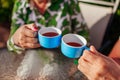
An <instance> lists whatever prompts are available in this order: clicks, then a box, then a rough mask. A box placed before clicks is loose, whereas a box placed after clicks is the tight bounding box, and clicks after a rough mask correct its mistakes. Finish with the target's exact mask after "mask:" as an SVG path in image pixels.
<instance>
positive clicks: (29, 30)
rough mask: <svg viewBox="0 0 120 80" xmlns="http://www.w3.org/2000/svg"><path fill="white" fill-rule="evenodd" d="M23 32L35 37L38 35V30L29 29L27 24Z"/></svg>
mask: <svg viewBox="0 0 120 80" xmlns="http://www.w3.org/2000/svg"><path fill="white" fill-rule="evenodd" d="M23 34H24V36H27V37H31V38H34V37H36V35H37V32H35V31H33V30H31V29H28V28H27V26H25V28H24V30H23Z"/></svg>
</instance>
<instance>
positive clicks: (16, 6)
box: [7, 0, 24, 53]
mask: <svg viewBox="0 0 120 80" xmlns="http://www.w3.org/2000/svg"><path fill="white" fill-rule="evenodd" d="M20 4H21V2H20V1H19V0H16V1H15V4H14V7H13V14H12V23H11V32H10V36H9V39H8V41H7V47H8V50H9V51H13V52H15V53H21V52H22V51H23V50H24V49H22V48H20V47H17V46H15V45H14V42H13V39H12V35H13V34H14V33H15V31H16V30H17V29H18V28H19V26H20V25H22V24H23V23H22V22H21V23H18V24H17V21H18V19H19V18H18V16H19V15H20V14H21V12H20V9H19V7H20Z"/></svg>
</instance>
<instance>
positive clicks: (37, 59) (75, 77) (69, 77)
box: [0, 48, 88, 80]
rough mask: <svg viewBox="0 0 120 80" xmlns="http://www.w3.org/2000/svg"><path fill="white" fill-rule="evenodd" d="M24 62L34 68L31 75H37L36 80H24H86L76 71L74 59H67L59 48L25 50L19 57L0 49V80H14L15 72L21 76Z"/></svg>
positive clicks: (28, 79)
mask: <svg viewBox="0 0 120 80" xmlns="http://www.w3.org/2000/svg"><path fill="white" fill-rule="evenodd" d="M30 60H31V61H30ZM26 62H27V63H30V64H28V66H29V67H30V66H32V67H34V68H35V69H34V70H33V72H32V73H34V74H38V73H39V77H38V78H37V79H30V78H27V79H26V80H88V79H87V77H86V76H85V75H84V74H82V72H80V71H79V70H78V69H77V64H76V59H70V58H67V57H66V56H64V55H63V54H62V53H61V51H60V49H59V48H58V49H44V48H40V49H36V50H27V51H26V52H25V54H21V55H17V54H14V53H11V52H9V51H8V50H7V49H6V48H4V49H0V80H15V76H16V75H17V71H18V73H19V74H21V73H22V69H23V68H24V66H23V65H24V64H25V65H26ZM21 64H22V65H21ZM20 66H22V67H20ZM31 71H32V70H31ZM29 77H30V75H29ZM23 80H24V79H23Z"/></svg>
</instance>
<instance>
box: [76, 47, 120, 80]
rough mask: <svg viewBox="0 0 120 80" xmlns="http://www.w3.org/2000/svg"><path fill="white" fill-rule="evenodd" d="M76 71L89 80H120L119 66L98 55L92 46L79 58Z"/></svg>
mask: <svg viewBox="0 0 120 80" xmlns="http://www.w3.org/2000/svg"><path fill="white" fill-rule="evenodd" d="M78 69H79V70H80V71H81V72H83V73H84V74H85V75H86V76H87V77H88V79H89V80H120V65H118V64H117V63H116V62H115V61H114V60H113V59H111V58H110V57H107V56H104V55H102V54H101V53H99V52H98V51H97V50H96V49H95V48H94V47H93V46H91V47H90V51H88V50H85V51H84V53H83V55H82V56H81V57H80V59H79V65H78Z"/></svg>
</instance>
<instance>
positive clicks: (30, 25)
mask: <svg viewBox="0 0 120 80" xmlns="http://www.w3.org/2000/svg"><path fill="white" fill-rule="evenodd" d="M26 26H27V28H29V29H31V30H33V31H38V29H39V28H38V27H37V25H36V24H35V23H32V24H28V25H26Z"/></svg>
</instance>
